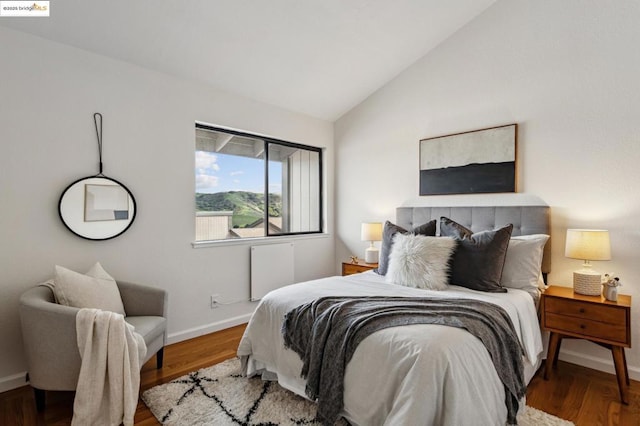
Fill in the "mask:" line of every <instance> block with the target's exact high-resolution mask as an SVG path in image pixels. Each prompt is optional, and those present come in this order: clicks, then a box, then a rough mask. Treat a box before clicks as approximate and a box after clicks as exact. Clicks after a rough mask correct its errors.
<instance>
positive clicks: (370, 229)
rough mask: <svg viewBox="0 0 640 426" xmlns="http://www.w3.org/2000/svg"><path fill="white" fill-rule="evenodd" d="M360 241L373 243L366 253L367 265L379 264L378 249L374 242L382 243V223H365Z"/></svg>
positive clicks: (361, 230) (361, 229)
mask: <svg viewBox="0 0 640 426" xmlns="http://www.w3.org/2000/svg"><path fill="white" fill-rule="evenodd" d="M360 239H361V240H362V241H369V242H370V243H371V245H370V246H369V247H368V248H367V250H365V252H364V261H365V262H367V263H378V249H377V248H376V246H375V245H374V244H373V243H374V241H382V223H379V222H366V223H363V224H362V227H361V228H360Z"/></svg>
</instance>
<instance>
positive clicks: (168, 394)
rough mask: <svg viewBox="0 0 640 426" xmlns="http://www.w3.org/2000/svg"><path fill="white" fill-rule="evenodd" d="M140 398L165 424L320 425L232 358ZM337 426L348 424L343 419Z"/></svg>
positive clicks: (526, 424)
mask: <svg viewBox="0 0 640 426" xmlns="http://www.w3.org/2000/svg"><path fill="white" fill-rule="evenodd" d="M142 400H143V401H144V402H145V404H147V406H148V407H149V408H150V409H151V412H152V413H153V415H154V416H156V418H157V419H158V421H159V422H160V423H162V424H163V425H175V426H178V425H180V426H182V425H185V426H186V425H189V426H192V425H202V426H205V425H211V426H214V425H215V426H227V425H228V426H231V425H242V426H258V425H260V426H276V425H291V426H293V425H304V426H319V425H320V423H318V422H316V421H315V420H314V418H315V414H316V404H315V403H313V402H311V401H308V400H306V399H304V398H301V397H299V396H298V395H296V394H294V393H292V392H289V391H288V390H285V389H283V388H282V387H280V385H278V383H277V382H266V381H263V380H262V379H260V378H258V377H254V378H250V379H248V378H246V377H243V376H242V375H240V362H239V360H238V359H230V360H227V361H225V362H223V363H220V364H217V365H214V366H213V367H208V368H203V369H201V370H198V371H195V372H193V373H189V374H187V375H186V376H182V377H180V378H178V379H176V380H174V381H172V382H169V383H165V384H164V385H159V386H156V387H153V388H151V389H149V390H147V391H146V392H144V393H143V394H142ZM337 424H338V425H348V423H347V422H346V421H344V420H341V421H340V422H338V423H337ZM518 424H519V425H520V426H570V425H573V423H571V422H568V421H566V420H562V419H559V418H558V417H554V416H552V415H550V414H547V413H545V412H543V411H540V410H536V409H535V408H531V407H527V408H526V410H525V411H524V413H522V414H521V415H520V416H518Z"/></svg>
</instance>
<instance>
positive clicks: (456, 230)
mask: <svg viewBox="0 0 640 426" xmlns="http://www.w3.org/2000/svg"><path fill="white" fill-rule="evenodd" d="M512 230H513V225H511V224H509V225H507V226H505V227H503V228H500V229H496V230H494V231H482V232H477V233H475V234H474V233H473V232H472V231H471V230H469V229H467V228H465V227H464V226H462V225H460V224H459V223H456V222H454V221H453V220H451V219H449V218H446V217H441V218H440V235H441V236H444V237H453V238H455V239H456V240H457V241H458V246H457V248H456V250H455V252H454V254H453V257H452V263H451V278H450V282H451V284H455V285H459V286H462V287H467V288H470V289H472V290H479V291H487V292H492V293H506V291H507V289H506V288H504V287H502V286H501V285H500V280H501V279H502V269H503V268H504V261H505V258H506V256H507V248H508V247H509V239H510V238H511V231H512Z"/></svg>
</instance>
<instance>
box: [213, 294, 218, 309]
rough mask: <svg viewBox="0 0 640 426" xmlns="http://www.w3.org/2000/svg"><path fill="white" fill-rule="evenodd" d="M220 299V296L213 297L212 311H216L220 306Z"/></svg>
mask: <svg viewBox="0 0 640 426" xmlns="http://www.w3.org/2000/svg"><path fill="white" fill-rule="evenodd" d="M219 297H220V295H219V294H212V295H211V309H216V308H217V307H219V306H220V301H219V300H218V298H219Z"/></svg>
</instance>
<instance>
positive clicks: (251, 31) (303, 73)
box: [0, 0, 495, 121]
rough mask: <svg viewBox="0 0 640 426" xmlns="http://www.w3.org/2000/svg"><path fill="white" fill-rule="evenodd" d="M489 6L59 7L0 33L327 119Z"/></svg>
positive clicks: (103, 0)
mask: <svg viewBox="0 0 640 426" xmlns="http://www.w3.org/2000/svg"><path fill="white" fill-rule="evenodd" d="M494 2H495V0H183V1H178V0H133V1H132V0H54V1H51V2H50V17H48V18H6V17H5V18H2V19H0V25H2V26H5V27H9V28H12V29H15V30H19V31H24V32H27V33H31V34H34V35H37V36H40V37H43V38H46V39H49V40H53V41H57V42H60V43H64V44H68V45H71V46H75V47H78V48H81V49H85V50H88V51H91V52H95V53H97V54H100V55H105V56H109V57H112V58H116V59H119V60H123V61H126V62H129V63H133V64H137V65H139V66H142V67H145V68H149V69H153V70H157V71H160V72H163V73H168V74H172V75H175V76H179V77H182V78H186V79H189V80H192V81H196V82H200V83H203V84H207V85H210V86H212V87H214V88H217V89H220V90H224V91H227V92H230V93H235V94H238V95H241V96H245V97H248V98H252V99H255V100H258V101H262V102H266V103H269V104H272V105H276V106H279V107H282V108H286V109H289V110H292V111H297V112H301V113H304V114H308V115H311V116H314V117H318V118H321V119H325V120H330V121H333V120H335V119H337V118H339V117H340V116H341V115H343V114H344V113H345V112H347V111H349V110H350V109H351V108H353V107H354V106H355V105H357V104H358V103H360V102H362V101H363V100H364V99H365V98H366V97H368V96H369V95H370V94H372V93H373V92H375V91H376V90H377V89H378V88H380V87H381V86H383V85H384V84H385V83H387V82H388V81H390V80H391V79H392V78H393V77H395V76H396V75H398V74H399V73H400V72H401V71H402V70H404V69H405V68H407V67H408V66H409V65H411V64H412V63H414V62H415V61H416V60H418V59H419V58H421V57H423V56H424V55H425V54H427V53H428V52H429V51H430V50H431V49H433V48H435V47H436V46H437V45H438V44H439V43H441V42H442V41H444V40H445V39H446V38H448V37H449V36H450V35H452V34H453V33H454V32H456V31H457V30H458V29H460V28H461V27H462V26H464V25H465V24H467V23H468V22H469V21H471V20H472V19H474V18H475V17H476V16H478V15H479V14H480V13H482V11H484V10H485V9H486V8H488V7H489V6H491V4H493V3H494ZM1 60H2V59H1V58H0V61H1Z"/></svg>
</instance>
